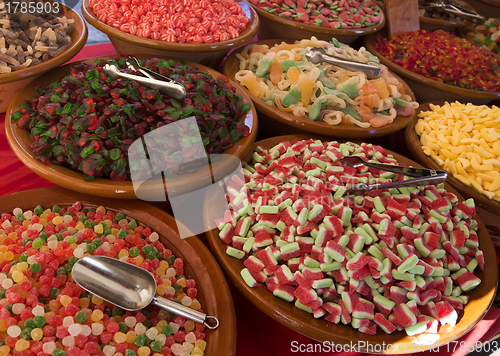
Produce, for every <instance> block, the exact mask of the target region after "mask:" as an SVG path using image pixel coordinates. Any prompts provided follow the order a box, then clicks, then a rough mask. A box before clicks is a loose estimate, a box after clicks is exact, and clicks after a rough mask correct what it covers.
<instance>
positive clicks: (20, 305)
mask: <svg viewBox="0 0 500 356" xmlns="http://www.w3.org/2000/svg"><path fill="white" fill-rule="evenodd" d="M24 308H26V306H25V305H24V304H23V303H15V304H14V305H12V312H13V313H14V314H21V312H22V311H23V310H24Z"/></svg>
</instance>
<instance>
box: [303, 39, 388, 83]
mask: <svg viewBox="0 0 500 356" xmlns="http://www.w3.org/2000/svg"><path fill="white" fill-rule="evenodd" d="M306 58H307V60H308V61H310V62H311V63H314V64H318V63H321V62H325V63H328V64H332V65H334V66H337V67H340V68H344V69H347V70H350V71H354V72H363V73H365V74H366V76H367V77H368V78H370V79H373V78H378V77H380V75H382V68H380V67H377V66H375V65H372V64H366V63H360V62H356V61H351V60H348V59H343V58H338V57H335V56H332V55H331V54H328V53H326V50H325V49H324V48H322V47H313V48H311V49H310V50H309V52H307V53H306Z"/></svg>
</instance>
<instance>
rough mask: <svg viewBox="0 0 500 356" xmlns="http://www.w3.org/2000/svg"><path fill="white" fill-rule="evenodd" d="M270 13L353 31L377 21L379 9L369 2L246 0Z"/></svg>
mask: <svg viewBox="0 0 500 356" xmlns="http://www.w3.org/2000/svg"><path fill="white" fill-rule="evenodd" d="M250 3H251V4H252V5H254V6H256V7H258V8H259V9H262V10H264V11H266V12H268V13H270V14H274V15H276V16H279V17H282V18H285V19H290V20H294V21H297V22H300V23H304V24H308V25H314V26H319V27H326V28H333V29H354V28H364V27H370V26H373V25H376V24H378V23H379V22H380V19H381V16H380V13H379V11H380V8H379V7H378V6H375V5H374V4H373V2H372V1H371V0H361V1H360V0H316V1H314V0H312V1H308V0H269V1H266V0H250Z"/></svg>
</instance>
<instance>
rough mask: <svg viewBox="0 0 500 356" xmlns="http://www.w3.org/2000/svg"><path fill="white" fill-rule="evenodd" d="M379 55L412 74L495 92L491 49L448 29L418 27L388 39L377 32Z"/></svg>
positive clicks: (497, 86) (495, 70)
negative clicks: (431, 29) (451, 32)
mask: <svg viewBox="0 0 500 356" xmlns="http://www.w3.org/2000/svg"><path fill="white" fill-rule="evenodd" d="M373 45H374V47H375V49H376V50H377V51H379V52H380V54H381V55H382V56H384V57H386V58H387V59H389V60H390V61H392V62H394V63H395V64H397V65H399V66H401V67H403V68H404V69H407V70H410V71H412V72H414V73H416V74H420V75H422V76H424V77H427V78H431V79H433V80H436V81H439V82H442V83H444V84H449V85H454V86H457V87H460V88H465V89H473V90H478V91H488V92H499V91H500V81H499V80H498V70H499V68H500V62H499V60H498V59H497V58H496V57H495V56H494V55H493V54H491V52H489V51H487V50H485V49H483V48H481V47H479V46H478V45H476V44H473V43H470V42H469V41H467V40H465V39H461V38H459V37H456V36H454V35H452V34H450V33H448V32H444V31H442V30H437V31H434V32H429V31H426V30H419V31H414V32H406V33H403V34H400V35H397V36H394V37H393V38H391V39H388V38H384V37H382V36H380V35H377V38H376V39H375V41H374V42H373Z"/></svg>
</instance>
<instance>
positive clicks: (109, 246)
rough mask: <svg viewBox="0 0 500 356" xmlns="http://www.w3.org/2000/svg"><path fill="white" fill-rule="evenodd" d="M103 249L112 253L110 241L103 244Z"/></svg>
mask: <svg viewBox="0 0 500 356" xmlns="http://www.w3.org/2000/svg"><path fill="white" fill-rule="evenodd" d="M101 248H102V249H103V250H104V251H106V252H108V251H111V245H110V244H109V242H108V241H106V242H105V243H103V244H102V245H101Z"/></svg>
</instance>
